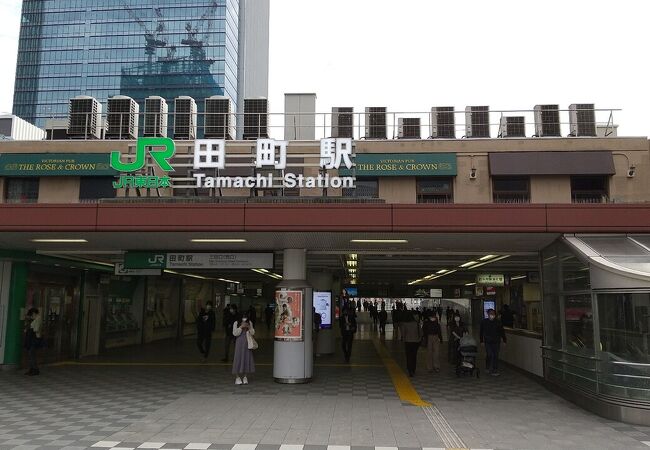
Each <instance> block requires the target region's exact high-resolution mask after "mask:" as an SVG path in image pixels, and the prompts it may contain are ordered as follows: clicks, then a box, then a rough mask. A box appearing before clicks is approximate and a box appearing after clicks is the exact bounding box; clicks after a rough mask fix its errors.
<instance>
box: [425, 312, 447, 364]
mask: <svg viewBox="0 0 650 450" xmlns="http://www.w3.org/2000/svg"><path fill="white" fill-rule="evenodd" d="M422 335H423V339H426V348H427V370H428V371H429V372H433V371H435V372H440V346H441V345H442V329H441V328H440V322H439V321H438V311H436V310H433V311H430V313H429V317H427V318H426V319H425V320H424V324H423V325H422Z"/></svg>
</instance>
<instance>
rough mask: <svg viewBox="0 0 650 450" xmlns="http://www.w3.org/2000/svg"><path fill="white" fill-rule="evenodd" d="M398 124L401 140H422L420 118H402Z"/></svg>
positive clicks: (398, 120)
mask: <svg viewBox="0 0 650 450" xmlns="http://www.w3.org/2000/svg"><path fill="white" fill-rule="evenodd" d="M397 124H398V128H399V130H398V136H399V138H400V139H421V135H420V118H419V117H400V118H398V119H397Z"/></svg>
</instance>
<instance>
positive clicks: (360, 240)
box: [350, 239, 408, 244]
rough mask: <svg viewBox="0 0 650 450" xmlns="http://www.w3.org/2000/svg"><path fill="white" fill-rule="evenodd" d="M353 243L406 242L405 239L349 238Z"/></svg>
mask: <svg viewBox="0 0 650 450" xmlns="http://www.w3.org/2000/svg"><path fill="white" fill-rule="evenodd" d="M350 242H352V243H354V244H408V241H407V240H406V239H350Z"/></svg>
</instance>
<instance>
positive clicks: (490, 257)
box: [479, 255, 498, 261]
mask: <svg viewBox="0 0 650 450" xmlns="http://www.w3.org/2000/svg"><path fill="white" fill-rule="evenodd" d="M497 256H498V255H485V256H483V257H482V258H479V261H487V260H488V259H492V258H496V257H497Z"/></svg>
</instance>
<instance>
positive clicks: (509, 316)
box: [501, 305, 515, 328]
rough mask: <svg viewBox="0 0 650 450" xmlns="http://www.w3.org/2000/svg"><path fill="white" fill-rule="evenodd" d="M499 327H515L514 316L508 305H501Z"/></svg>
mask: <svg viewBox="0 0 650 450" xmlns="http://www.w3.org/2000/svg"><path fill="white" fill-rule="evenodd" d="M501 325H503V326H504V327H508V328H513V327H514V326H515V314H514V313H513V312H512V310H511V309H510V306H509V305H503V308H501Z"/></svg>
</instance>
